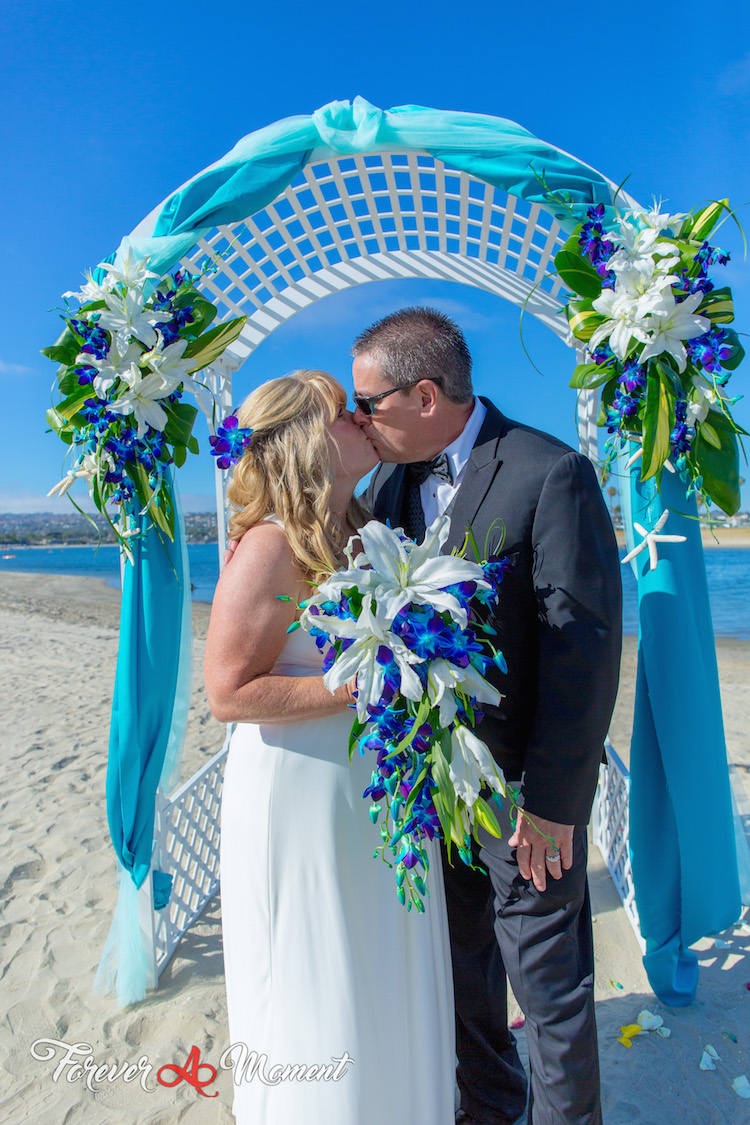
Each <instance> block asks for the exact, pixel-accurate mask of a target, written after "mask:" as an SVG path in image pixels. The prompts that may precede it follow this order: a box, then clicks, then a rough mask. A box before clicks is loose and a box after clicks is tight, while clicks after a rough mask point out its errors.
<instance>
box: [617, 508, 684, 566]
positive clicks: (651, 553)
mask: <svg viewBox="0 0 750 1125" xmlns="http://www.w3.org/2000/svg"><path fill="white" fill-rule="evenodd" d="M668 516H669V512H662V514H661V515H660V516H659V519H658V521H657V523H656V526H655V527H654V529H653V531H646V528H645V527H641V525H640V524H639V523H636V522H635V520H634V521H633V527H634V528H635V530H636V531H637V532H638V534H639V535H642V536H643V539H642V540H641V542H640V543H639V544H638V546H637V547H633V550H632V551H630V553H629V554H627V555H626V556H625V558H624V559H623V560H622V565H623V566H624V565H625V563H628V562H630V560H631V559H634V558H635V556H636V555H640V553H641V551H643V550H644V549H645V548H646V547H648V557H649V559H650V561H651V570H656V564H657V563H658V561H659V556H658V554H657V552H656V544H657V543H684V542H685V540H686V539H687V536H686V535H660V534H659V532H660V531H661V529H662V528H663V527H664V524H665V523H666V522H667V517H668Z"/></svg>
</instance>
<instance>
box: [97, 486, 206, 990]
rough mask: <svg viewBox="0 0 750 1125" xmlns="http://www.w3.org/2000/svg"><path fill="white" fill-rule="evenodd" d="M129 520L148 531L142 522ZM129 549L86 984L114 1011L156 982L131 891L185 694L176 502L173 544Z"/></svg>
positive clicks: (160, 541)
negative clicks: (109, 855) (113, 1004)
mask: <svg viewBox="0 0 750 1125" xmlns="http://www.w3.org/2000/svg"><path fill="white" fill-rule="evenodd" d="M138 518H139V519H140V520H141V524H142V526H143V527H144V528H145V527H147V526H148V523H149V521H148V518H147V517H145V516H140V517H138ZM130 547H131V551H132V555H133V562H132V563H130V562H126V563H125V565H124V570H123V581H122V609H121V615H120V646H119V651H118V656H117V671H116V675H115V689H114V698H113V702H112V721H111V726H110V738H109V759H108V764H107V819H108V822H109V830H110V836H111V838H112V845H113V847H114V849H115V853H116V856H117V870H118V899H117V907H116V909H115V915H114V918H113V921H112V926H111V929H110V933H109V936H108V938H107V942H106V945H105V950H104V953H103V955H102V958H101V962H100V965H99V970H98V972H97V976H96V980H95V982H94V991H95V992H104V991H113V990H116V992H117V1000H118V1003H119V1004H120V1005H124V1004H132V1003H135V1002H136V1001H137V1000H142V999H143V998H144V996H145V994H146V989H147V988H152V987H154V985H155V983H156V981H155V979H154V968H153V949H152V948H151V919H150V917H149V916H148V911H149V910H150V909H151V906H152V903H151V902H150V901H146V903H145V904H144V903H143V901H142V900H141V902H139V895H138V888H139V887H141V886H142V884H143V883H144V881H145V880H146V879H147V877H148V875H149V872H150V870H151V862H152V853H153V837H154V803H155V797H156V790H157V786H158V785H159V782H160V780H161V781H162V785H163V787H164V788H165V789H167V790H168V789H169V788H170V787H171V786H173V785H174V784H175V783H176V780H177V779H178V778H179V770H180V763H181V755H182V744H183V740H184V735H185V725H186V721H187V709H188V705H189V697H190V679H189V670H190V660H191V643H190V575H189V571H188V567H187V548H186V546H185V531H184V525H183V521H182V518H181V514H180V513H179V509H178V507H177V503H176V501H175V540H174V543H170V542H169V540H168V539H166V538H165V537H164V536H160V535H159V534H158V533H157V531H156V529H155V528H153V527H151V528H150V529H149V530H148V531H145V533H144V534H143V535H142V536H141V537H139V538H136V539H133V540H131V541H130ZM165 783H166V784H165ZM159 874H160V875H161V873H159ZM153 891H154V897H155V899H156V900H157V901H159V902H161V904H162V906H166V903H167V900H168V893H167V887H166V884H165V882H164V879H163V878H162V879H158V878H157V880H156V882H155V886H154V889H153ZM141 910H144V911H146V915H145V917H144V918H141V917H140V916H139V911H141Z"/></svg>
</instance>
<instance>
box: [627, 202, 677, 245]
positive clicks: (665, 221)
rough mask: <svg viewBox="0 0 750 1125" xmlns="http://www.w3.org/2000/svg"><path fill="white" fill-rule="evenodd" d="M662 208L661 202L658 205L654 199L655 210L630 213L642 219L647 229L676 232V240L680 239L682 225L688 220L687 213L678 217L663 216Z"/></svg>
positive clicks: (637, 210) (638, 210)
mask: <svg viewBox="0 0 750 1125" xmlns="http://www.w3.org/2000/svg"><path fill="white" fill-rule="evenodd" d="M660 207H661V200H660V201H659V202H658V203H657V202H656V200H655V199H654V206H653V210H651V211H643V210H640V209H636V210H634V211H631V212H630V213H631V215H633V217H634V218H636V219H640V221H641V222H642V223H644V224H645V225H646V226H647V227H652V228H653V229H654V230H656V231H663V230H667V229H671V230H673V231H674V235H675V238H679V237H680V231H681V230H682V224H683V221H684V220H685V219H686V218H687V214H686V213H682V214H678V215H666V214H662V212H661V211H660V210H659V208H660Z"/></svg>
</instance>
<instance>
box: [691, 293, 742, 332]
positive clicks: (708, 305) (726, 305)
mask: <svg viewBox="0 0 750 1125" xmlns="http://www.w3.org/2000/svg"><path fill="white" fill-rule="evenodd" d="M696 312H697V313H698V314H699V316H708V317H710V318H711V320H712V321H713V322H714V324H731V322H732V321H733V320H734V301H733V300H732V290H731V289H730V288H729V286H728V285H725V286H724V287H723V288H722V289H712V290H711V292H710V293H707V294H706V297H705V299H704V300H703V301H701V303H700V305H699V306H698V308H697V309H696Z"/></svg>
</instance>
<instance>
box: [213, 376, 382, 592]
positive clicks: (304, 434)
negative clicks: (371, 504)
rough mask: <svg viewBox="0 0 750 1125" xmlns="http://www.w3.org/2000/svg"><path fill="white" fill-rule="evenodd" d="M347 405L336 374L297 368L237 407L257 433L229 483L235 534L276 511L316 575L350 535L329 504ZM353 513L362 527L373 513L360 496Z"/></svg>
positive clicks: (303, 563)
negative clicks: (339, 426) (339, 418)
mask: <svg viewBox="0 0 750 1125" xmlns="http://www.w3.org/2000/svg"><path fill="white" fill-rule="evenodd" d="M342 405H346V392H345V390H344V388H343V387H342V386H341V384H340V383H338V382H337V381H336V380H335V379H334V378H333V376H332V375H329V374H328V373H327V372H325V371H293V372H292V373H291V374H290V375H284V376H283V377H282V378H280V379H271V380H270V381H269V382H268V383H264V384H263V385H262V386H260V387H258V388H257V389H256V390H254V391H253V392H252V394H250V395H248V397H247V398H246V399H245V401H244V402H243V403H242V406H241V407H240V408H239V410H237V411H236V412H235V413H236V415H237V419H238V422H239V424H240V426H243V427H247V426H250V427H252V430H253V436H252V439H251V441H250V444H249V445H248V446H247V447H246V449H245V453H244V456H243V457H242V460H241V461H240V462H238V464H237V465H235V468H234V473H233V475H232V480H231V483H230V485H229V488H228V490H227V496H228V499H229V502H230V504H231V505H232V508H233V509H234V514H233V515H232V517H231V519H230V522H229V536H230V538H231V539H241V538H242V536H243V535H244V534H245V532H246V531H248V530H249V529H250V528H251V527H254V526H255V524H256V523H259V522H260V521H261V520H263V519H265V518H266V517H267V516H269V515H271V514H272V513H274V514H275V515H277V516H278V517H279V519H280V520H282V522H283V523H284V527H285V530H286V534H287V538H288V540H289V545H290V546H291V548H292V552H293V554H294V557H295V559H296V560H297V562H298V564H299V566H300V568H301V569H302V571H303V572H304V573H305V575H306V576H307V577H308V578H309V579H310V580H311V581H314V582H319V581H321V580H322V579H323V578H324V577H325V576H326V575H328V574H329V573H330V572H331V571H332V570H335V569H336V568H337V567H338V565H339V563H338V562H337V558H336V556H337V555H339V554H340V552H341V549H342V547H343V546H344V543H345V542H346V535H345V534H344V532H343V530H342V529H341V528H340V526H339V524H338V521H337V519H336V517H335V516H334V514H333V513H332V512H331V508H330V499H331V489H332V486H333V480H334V475H335V472H334V460H333V455H332V445H333V444H335V442H334V439H333V438H332V437H331V435H330V433H329V426H331V425H332V423H333V422H334V420H335V418H336V415H337V414H338V411H339V407H340V406H342ZM347 518H348V520H349V522H350V523H351V525H352V527H355V528H359V527H361V526H362V524H363V523H366V521H367V519H368V518H369V517H368V513H367V511H366V509H365V507H364V505H363V504H362V503H361V502H360V501H359V500H356V499H354V498H353V499H352V501H351V503H350V505H349V508H348V510H347Z"/></svg>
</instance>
